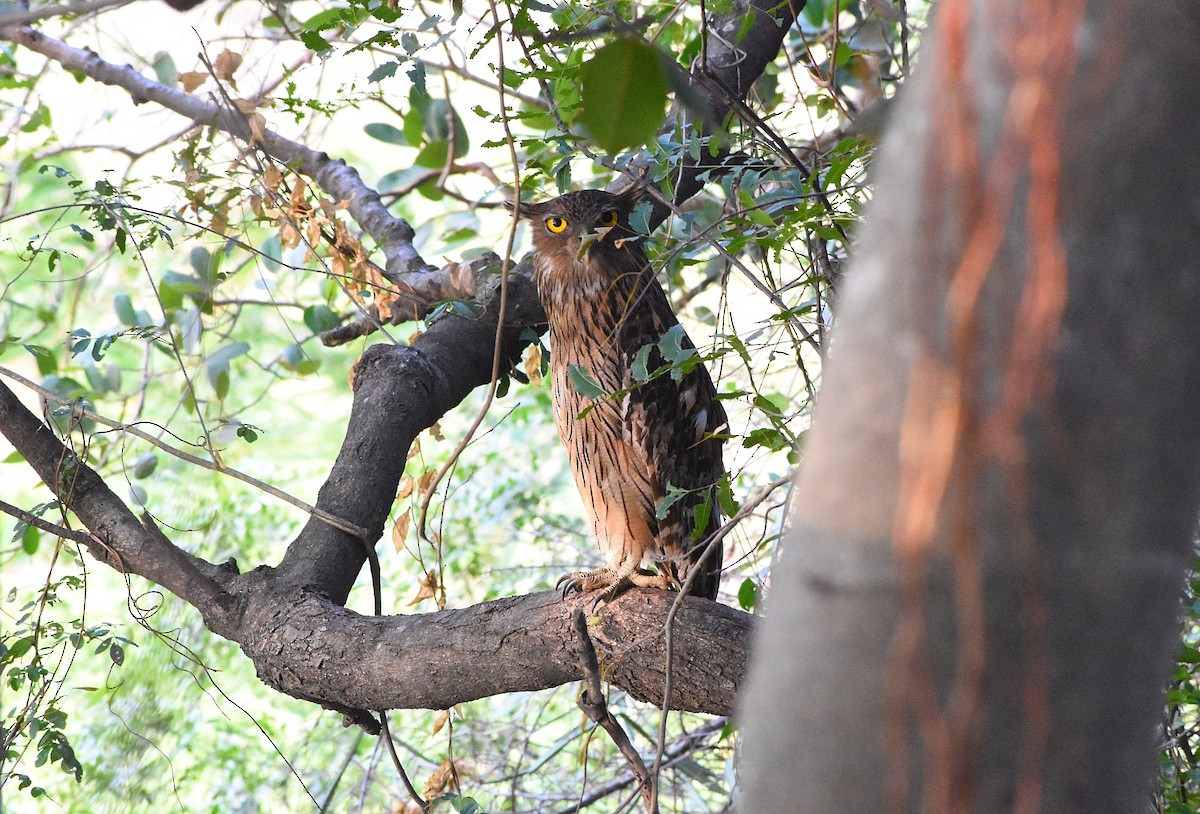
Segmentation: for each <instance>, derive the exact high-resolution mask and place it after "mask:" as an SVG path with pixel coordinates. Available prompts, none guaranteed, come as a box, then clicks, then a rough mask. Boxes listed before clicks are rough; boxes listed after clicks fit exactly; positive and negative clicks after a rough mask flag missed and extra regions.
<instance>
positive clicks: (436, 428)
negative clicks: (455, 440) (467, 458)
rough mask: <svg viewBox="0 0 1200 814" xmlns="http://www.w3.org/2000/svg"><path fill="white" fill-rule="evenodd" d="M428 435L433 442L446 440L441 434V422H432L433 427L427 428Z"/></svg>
mask: <svg viewBox="0 0 1200 814" xmlns="http://www.w3.org/2000/svg"><path fill="white" fill-rule="evenodd" d="M429 434H430V435H432V436H433V437H434V440H437V441H445V440H446V436H445V435H443V434H442V425H441V422H439V421H435V422H433V426H432V427H430V428H429Z"/></svg>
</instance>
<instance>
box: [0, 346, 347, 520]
mask: <svg viewBox="0 0 1200 814" xmlns="http://www.w3.org/2000/svg"><path fill="white" fill-rule="evenodd" d="M0 376H7V377H8V378H10V379H12V380H13V381H16V382H20V383H21V384H23V385H25V386H26V387H28V388H29V389H30V390H33V391H34V392H35V393H37V394H38V395H40V396H41V397H42V398H44V399H46V400H47V401H52V402H54V403H55V404H61V405H63V406H64V407H70V408H71V410H72V412H73V413H74V414H76V415H78V416H80V417H82V418H90V419H91V420H92V421H95V422H96V423H97V424H103V425H104V426H106V427H111V428H112V429H114V430H119V431H120V432H125V433H129V434H130V435H133V436H135V437H137V438H141V439H142V440H143V441H146V442H147V443H150V444H153V445H154V446H156V447H158V448H159V449H161V450H162V451H163V452H166V453H167V454H168V455H173V456H175V457H176V458H179V459H180V460H184V461H187V462H188V463H190V464H195V465H196V466H199V467H203V468H204V469H211V470H212V471H214V472H220V473H221V474H223V475H228V476H229V477H231V478H234V479H235V480H240V481H241V482H242V483H245V484H247V485H249V486H253V487H254V488H255V489H259V490H261V491H263V492H266V493H267V494H268V495H271V496H272V497H277V498H279V499H280V500H282V501H284V502H285V503H290V504H291V505H293V506H295V507H296V508H297V509H301V510H303V511H305V512H308V513H309V514H311V515H312V516H313V517H316V518H317V519H319V520H323V521H325V522H326V523H328V524H329V525H331V526H333V527H334V528H336V529H340V530H341V531H344V532H346V533H347V534H349V535H351V536H354V537H357V538H359V539H360V540H366V539H367V538H368V536H369V535H368V533H367V530H366V529H364V528H362V527H361V526H358V525H356V524H354V523H351V522H350V521H349V520H343V519H342V518H340V517H336V516H334V515H332V514H330V513H329V512H327V511H325V510H324V509H318V508H317V507H316V506H310V505H309V504H307V503H305V502H304V501H303V500H301V499H300V498H298V497H293V496H291V495H289V494H288V493H287V492H284V491H281V490H279V489H276V488H275V487H274V486H271V485H270V484H269V483H264V482H263V481H260V480H259V479H258V478H255V477H252V476H250V475H247V474H245V473H244V472H239V471H238V470H236V469H232V468H230V467H228V466H225V465H224V464H219V463H214V462H213V461H209V460H206V459H204V458H201V457H199V456H197V455H192V454H191V453H190V452H184V451H183V450H181V449H176V448H175V447H173V446H171V445H170V444H167V443H165V442H163V441H160V440H159V439H157V438H155V437H154V436H153V435H150V433H148V432H144V431H142V430H140V429H138V428H137V427H135V426H133V425H132V424H123V423H121V422H120V421H113V420H112V419H111V418H106V417H105V416H102V415H100V414H99V413H95V412H92V411H91V410H89V409H87V408H86V407H83V406H81V405H80V404H79V403H78V402H75V401H71V400H70V399H65V398H63V397H62V396H60V395H58V394H57V393H54V392H51V391H50V390H47V389H46V388H44V387H41V386H39V385H37V384H35V383H33V382H32V381H30V380H29V379H27V378H25V377H24V376H22V375H21V374H20V373H17V372H15V371H12V370H9V369H8V368H6V367H2V366H0Z"/></svg>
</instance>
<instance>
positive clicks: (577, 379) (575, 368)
mask: <svg viewBox="0 0 1200 814" xmlns="http://www.w3.org/2000/svg"><path fill="white" fill-rule="evenodd" d="M567 378H568V379H570V381H571V386H572V387H574V388H575V392H576V393H578V394H579V395H581V396H583V397H584V398H588V399H597V398H600V397H601V396H606V395H608V393H607V391H605V389H604V388H603V387H601V386H600V385H599V383H597V381H596V380H595V379H593V378H592V375H591V374H590V373H588V372H587V371H586V370H584V369H583V368H582V367H580V366H579V365H567Z"/></svg>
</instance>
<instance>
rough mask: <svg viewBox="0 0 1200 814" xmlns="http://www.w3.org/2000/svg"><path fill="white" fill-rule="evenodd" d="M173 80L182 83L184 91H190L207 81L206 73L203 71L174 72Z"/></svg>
mask: <svg viewBox="0 0 1200 814" xmlns="http://www.w3.org/2000/svg"><path fill="white" fill-rule="evenodd" d="M175 81H177V82H178V83H179V84H181V85H183V92H184V93H191V92H192V91H194V90H195V89H196V88H198V87H200V86H201V85H203V84H204V83H205V82H207V81H208V74H206V73H205V72H204V71H186V72H184V73H177V74H175Z"/></svg>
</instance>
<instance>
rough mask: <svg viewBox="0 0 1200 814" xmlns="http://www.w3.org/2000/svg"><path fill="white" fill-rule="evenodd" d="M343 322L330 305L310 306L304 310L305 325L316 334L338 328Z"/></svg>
mask: <svg viewBox="0 0 1200 814" xmlns="http://www.w3.org/2000/svg"><path fill="white" fill-rule="evenodd" d="M340 322H341V320H340V319H338V315H337V313H335V312H334V310H333V309H332V308H330V307H329V306H328V305H310V306H308V307H307V308H305V309H304V324H305V325H307V326H308V329H309V330H310V331H312V332H313V333H315V334H319V333H321V332H322V331H328V330H329V329H330V328H336V327H337V326H338V324H339V323H340Z"/></svg>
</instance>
